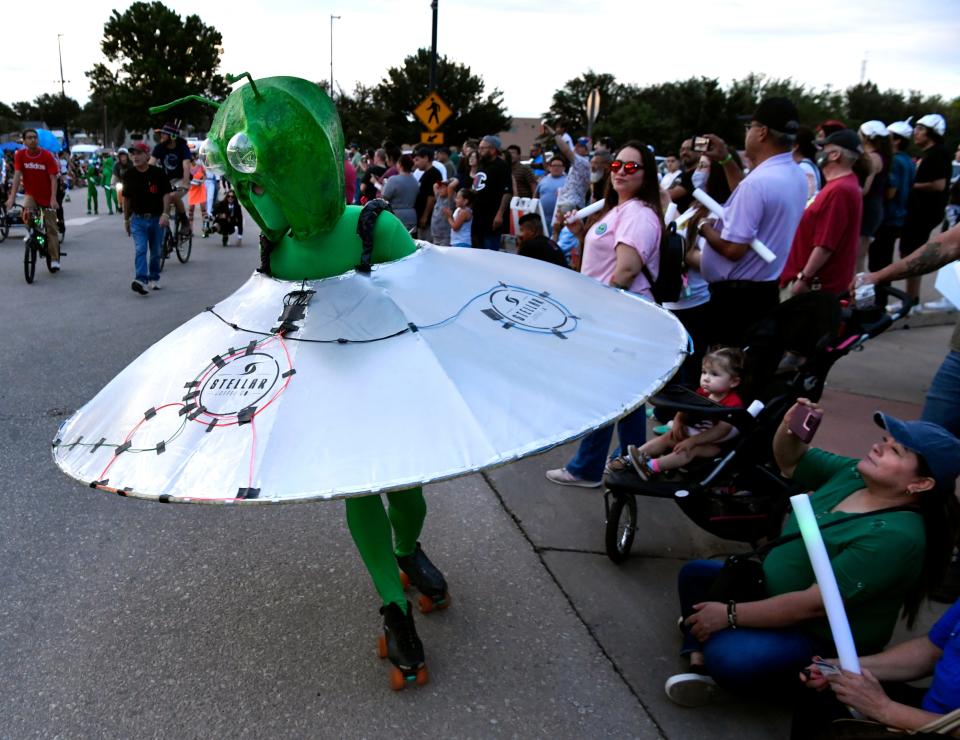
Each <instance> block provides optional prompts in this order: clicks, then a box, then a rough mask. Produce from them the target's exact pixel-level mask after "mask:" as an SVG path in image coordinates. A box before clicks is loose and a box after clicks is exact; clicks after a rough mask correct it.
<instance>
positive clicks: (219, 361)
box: [210, 355, 227, 368]
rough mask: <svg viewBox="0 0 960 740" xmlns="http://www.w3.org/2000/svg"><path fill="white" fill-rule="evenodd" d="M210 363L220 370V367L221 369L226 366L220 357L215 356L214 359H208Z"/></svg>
mask: <svg viewBox="0 0 960 740" xmlns="http://www.w3.org/2000/svg"><path fill="white" fill-rule="evenodd" d="M210 362H212V363H213V364H214V365H216V366H217V367H218V368H221V367H223V366H224V365H226V364H227V363H225V362H224V361H223V358H222V357H221V356H220V355H216V356H214V357H211V358H210Z"/></svg>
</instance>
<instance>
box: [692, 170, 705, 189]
mask: <svg viewBox="0 0 960 740" xmlns="http://www.w3.org/2000/svg"><path fill="white" fill-rule="evenodd" d="M707 177H708V175H707V173H706V172H703V171H701V170H697V171H696V172H694V173H693V175H692V176H691V179H692V180H693V187H695V188H702V187H703V186H704V185H706V184H707Z"/></svg>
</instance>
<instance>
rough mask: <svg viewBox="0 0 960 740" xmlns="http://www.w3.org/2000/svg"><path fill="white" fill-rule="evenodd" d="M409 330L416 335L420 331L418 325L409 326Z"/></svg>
mask: <svg viewBox="0 0 960 740" xmlns="http://www.w3.org/2000/svg"><path fill="white" fill-rule="evenodd" d="M407 328H408V329H410V331H412V332H413V333H414V334H416V333H417V332H418V331H420V329H419V327H417V325H416V324H407Z"/></svg>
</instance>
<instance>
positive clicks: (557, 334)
mask: <svg viewBox="0 0 960 740" xmlns="http://www.w3.org/2000/svg"><path fill="white" fill-rule="evenodd" d="M550 331H552V332H553V333H554V334H555V335H556V336H558V337H560V338H561V339H566V338H567V335H566V334H564V333H563V332H559V331H557V330H556V329H551V330H550Z"/></svg>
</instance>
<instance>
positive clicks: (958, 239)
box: [865, 225, 960, 283]
mask: <svg viewBox="0 0 960 740" xmlns="http://www.w3.org/2000/svg"><path fill="white" fill-rule="evenodd" d="M957 259H960V225H958V226H954V227H953V228H952V229H950V230H949V231H945V232H944V233H942V234H937V236H936V237H934V238H933V239H932V240H931V241H929V242H927V243H926V244H924V245H923V246H922V247H920V249H918V250H917V251H916V252H914V253H913V254H911V255H908V256H907V257H904V258H903V259H902V260H899V261H898V262H894V263H893V264H892V265H888V266H887V267H884V268H883V269H882V270H878V271H877V272H871V273H869V274H868V275H866V277H865V281H866V282H868V283H889V282H890V281H892V280H901V279H903V278H908V277H915V276H917V275H926V274H927V273H930V272H934V271H935V270H938V269H940V268H941V267H943V266H944V265H948V264H950V263H951V262H953V261H954V260H957Z"/></svg>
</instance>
